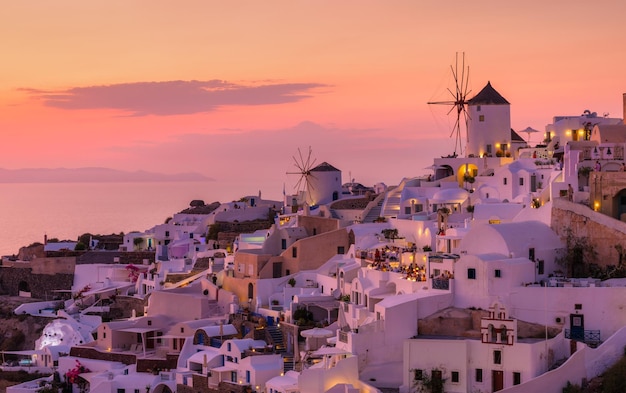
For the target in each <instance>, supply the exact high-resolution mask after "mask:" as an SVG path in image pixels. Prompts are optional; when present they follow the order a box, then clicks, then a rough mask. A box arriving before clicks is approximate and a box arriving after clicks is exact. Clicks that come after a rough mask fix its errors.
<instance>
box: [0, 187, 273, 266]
mask: <svg viewBox="0 0 626 393" xmlns="http://www.w3.org/2000/svg"><path fill="white" fill-rule="evenodd" d="M258 193H259V190H258V189H254V190H252V189H250V190H247V189H246V185H245V184H237V183H234V182H233V183H231V184H228V183H223V182H214V181H196V182H154V183H148V182H139V183H131V182H124V183H0V255H13V254H17V253H18V251H19V249H20V247H23V246H27V245H30V244H32V243H34V242H40V243H43V241H44V236H47V237H48V239H51V238H57V239H59V240H71V241H75V240H77V239H78V237H79V236H80V235H82V234H84V233H91V234H101V235H109V234H113V233H120V232H124V233H128V232H131V231H145V230H147V229H150V228H152V227H153V226H155V225H157V224H161V223H163V222H165V220H166V219H167V218H168V217H172V216H173V215H174V214H176V213H178V212H180V211H181V210H184V209H186V208H187V207H189V203H190V202H191V201H192V200H194V199H201V200H203V201H204V202H205V203H207V204H208V203H211V202H215V201H218V202H229V201H233V200H238V199H239V198H240V197H243V196H249V195H258ZM279 196H280V193H279ZM263 198H264V199H271V198H268V197H266V196H265V195H264V196H263ZM274 199H275V198H274Z"/></svg>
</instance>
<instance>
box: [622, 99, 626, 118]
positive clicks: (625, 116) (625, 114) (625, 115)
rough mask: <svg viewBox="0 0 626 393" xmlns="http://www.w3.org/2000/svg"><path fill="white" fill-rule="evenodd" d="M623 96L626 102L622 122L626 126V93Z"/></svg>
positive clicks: (625, 102)
mask: <svg viewBox="0 0 626 393" xmlns="http://www.w3.org/2000/svg"><path fill="white" fill-rule="evenodd" d="M622 96H623V102H624V111H623V113H622V122H623V123H624V124H626V93H623V94H622Z"/></svg>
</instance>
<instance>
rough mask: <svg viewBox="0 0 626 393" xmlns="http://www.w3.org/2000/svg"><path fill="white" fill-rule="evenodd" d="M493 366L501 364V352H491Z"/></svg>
mask: <svg viewBox="0 0 626 393" xmlns="http://www.w3.org/2000/svg"><path fill="white" fill-rule="evenodd" d="M493 364H502V351H493Z"/></svg>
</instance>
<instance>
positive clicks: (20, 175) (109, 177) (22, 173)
mask: <svg viewBox="0 0 626 393" xmlns="http://www.w3.org/2000/svg"><path fill="white" fill-rule="evenodd" d="M214 180H215V179H213V178H210V177H207V176H204V175H201V174H199V173H195V172H186V173H176V174H163V173H156V172H147V171H121V170H117V169H110V168H95V167H92V168H24V169H3V168H0V183H90V182H98V183H102V182H107V183H119V182H186V181H214Z"/></svg>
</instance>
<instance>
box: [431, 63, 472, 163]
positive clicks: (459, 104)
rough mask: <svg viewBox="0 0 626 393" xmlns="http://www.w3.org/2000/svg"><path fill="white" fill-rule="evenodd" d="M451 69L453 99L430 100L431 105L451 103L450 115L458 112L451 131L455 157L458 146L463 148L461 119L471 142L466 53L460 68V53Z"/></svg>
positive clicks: (467, 137) (467, 140) (467, 138)
mask: <svg viewBox="0 0 626 393" xmlns="http://www.w3.org/2000/svg"><path fill="white" fill-rule="evenodd" d="M450 70H451V71H452V77H453V78H454V85H455V86H454V88H455V91H452V90H451V89H450V88H448V91H449V92H450V94H451V95H452V100H448V101H432V102H428V104H429V105H450V106H451V108H450V110H449V111H448V115H449V114H450V113H452V111H455V112H456V121H455V123H454V127H453V128H452V132H451V133H450V138H452V136H453V135H454V137H455V144H454V154H453V157H456V156H457V147H458V149H459V152H461V151H462V150H463V147H462V144H461V121H463V123H464V125H465V138H466V141H465V143H466V144H467V142H469V134H468V131H467V125H468V122H469V120H470V118H469V114H468V113H467V101H468V100H467V96H468V95H469V93H470V90H468V83H469V66H467V68H466V67H465V53H463V54H462V59H461V67H460V70H459V54H458V53H457V54H456V63H455V65H454V66H452V65H450Z"/></svg>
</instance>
